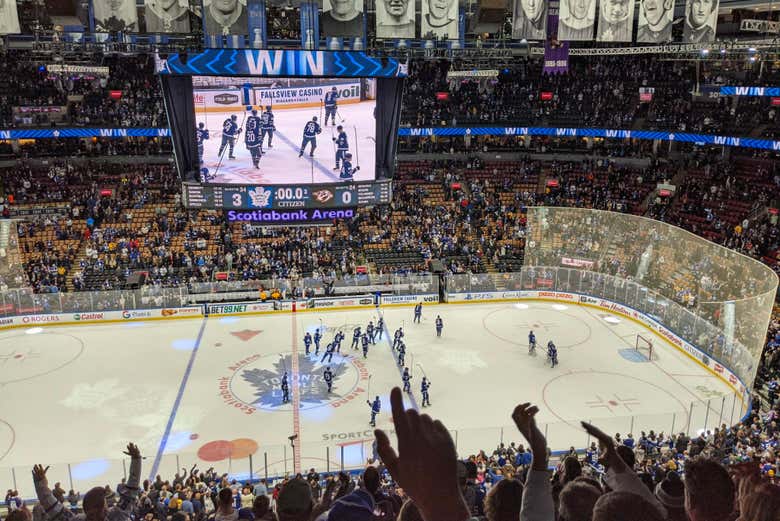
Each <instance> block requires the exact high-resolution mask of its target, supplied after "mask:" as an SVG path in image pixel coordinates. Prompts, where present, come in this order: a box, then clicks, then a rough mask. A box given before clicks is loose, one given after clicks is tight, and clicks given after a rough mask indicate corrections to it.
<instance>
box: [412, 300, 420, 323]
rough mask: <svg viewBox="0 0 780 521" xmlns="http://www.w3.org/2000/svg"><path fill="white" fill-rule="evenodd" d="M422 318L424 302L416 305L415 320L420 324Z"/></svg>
mask: <svg viewBox="0 0 780 521" xmlns="http://www.w3.org/2000/svg"><path fill="white" fill-rule="evenodd" d="M420 319H422V302H418V303H417V304H415V305H414V322H415V323H417V324H419V323H420Z"/></svg>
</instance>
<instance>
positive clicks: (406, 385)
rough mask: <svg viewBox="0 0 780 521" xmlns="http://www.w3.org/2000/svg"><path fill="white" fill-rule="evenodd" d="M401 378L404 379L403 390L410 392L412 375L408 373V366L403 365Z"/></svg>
mask: <svg viewBox="0 0 780 521" xmlns="http://www.w3.org/2000/svg"><path fill="white" fill-rule="evenodd" d="M401 380H403V381H404V392H405V393H410V392H412V383H411V380H412V375H410V374H409V368H408V367H404V374H403V376H401Z"/></svg>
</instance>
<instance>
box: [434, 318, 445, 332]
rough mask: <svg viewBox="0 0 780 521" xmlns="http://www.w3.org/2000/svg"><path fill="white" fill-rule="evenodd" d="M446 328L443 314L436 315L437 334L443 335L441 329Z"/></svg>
mask: <svg viewBox="0 0 780 521" xmlns="http://www.w3.org/2000/svg"><path fill="white" fill-rule="evenodd" d="M442 329H444V321H443V320H442V319H441V316H439V315H436V336H437V337H440V336H441V330H442Z"/></svg>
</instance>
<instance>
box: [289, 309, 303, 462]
mask: <svg viewBox="0 0 780 521" xmlns="http://www.w3.org/2000/svg"><path fill="white" fill-rule="evenodd" d="M291 337H292V363H291V364H290V365H292V368H291V370H292V375H291V383H292V408H293V434H294V435H295V436H296V438H295V443H294V444H293V471H294V473H296V474H297V473H298V472H300V471H301V417H300V411H301V389H300V387H301V386H300V379H299V378H298V371H299V367H298V313H296V312H295V311H293V312H292V335H291Z"/></svg>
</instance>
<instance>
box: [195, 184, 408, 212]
mask: <svg viewBox="0 0 780 521" xmlns="http://www.w3.org/2000/svg"><path fill="white" fill-rule="evenodd" d="M182 191H183V193H182V196H183V197H182V198H183V202H184V206H185V207H186V208H191V209H199V208H204V209H215V208H222V209H225V210H293V209H311V208H334V209H337V208H355V207H359V206H372V205H376V204H389V203H390V201H391V199H392V196H393V188H392V182H391V181H389V180H383V181H367V182H356V183H345V184H322V185H316V184H301V185H273V186H271V185H224V184H222V185H220V184H197V183H184V184H183V185H182Z"/></svg>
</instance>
